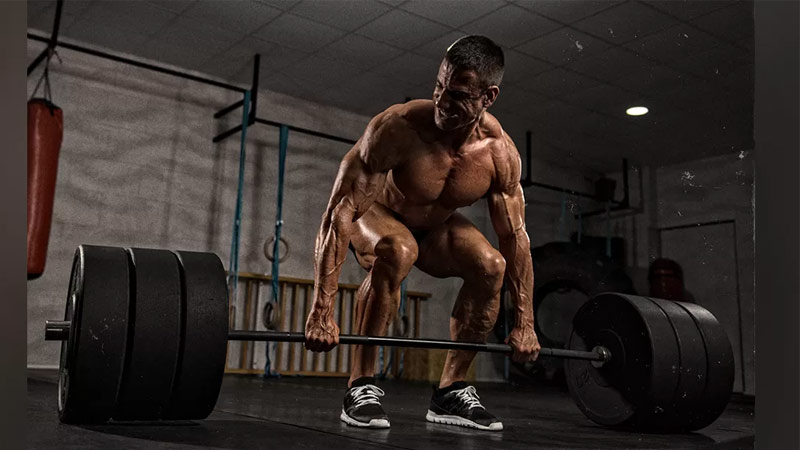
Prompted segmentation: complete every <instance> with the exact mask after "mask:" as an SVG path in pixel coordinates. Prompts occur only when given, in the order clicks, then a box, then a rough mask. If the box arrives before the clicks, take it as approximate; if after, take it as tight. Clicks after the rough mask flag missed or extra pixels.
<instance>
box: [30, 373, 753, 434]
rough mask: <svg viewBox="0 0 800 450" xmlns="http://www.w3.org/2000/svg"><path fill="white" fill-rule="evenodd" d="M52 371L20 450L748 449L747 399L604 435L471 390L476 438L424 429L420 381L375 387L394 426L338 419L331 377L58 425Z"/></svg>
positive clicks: (560, 412) (36, 393) (246, 384)
mask: <svg viewBox="0 0 800 450" xmlns="http://www.w3.org/2000/svg"><path fill="white" fill-rule="evenodd" d="M56 377H57V373H56V371H54V370H53V371H42V370H29V371H28V412H27V414H28V417H27V419H28V448H36V449H40V448H41V449H51V448H59V449H67V448H75V449H77V448H80V449H108V448H119V449H123V448H124V449H137V448H142V449H144V448H147V449H195V448H220V449H251V448H301V449H304V448H315V449H316V448H323V447H329V448H348V449H349V448H354V449H360V448H364V449H367V448H370V449H374V448H402V449H437V448H459V449H464V450H466V449H473V448H475V449H478V448H480V449H486V448H504V449H512V448H514V449H517V448H519V449H523V448H524V449H606V448H608V449H612V448H613V449H615V450H622V449H714V450H723V449H724V450H734V449H735V450H739V449H742V450H743V449H753V446H754V433H755V430H754V415H753V414H754V406H753V401H752V400H751V399H750V400H749V399H747V398H743V397H740V396H734V397H733V398H732V399H731V402H730V403H729V405H728V408H727V409H726V411H725V412H724V413H723V415H722V416H721V417H720V418H719V419H718V420H717V421H716V422H715V423H714V424H712V425H711V426H709V427H707V428H705V429H703V430H700V431H699V432H695V433H690V434H682V435H659V434H641V433H631V432H624V431H617V430H611V429H607V428H603V427H600V426H598V425H595V424H594V423H592V422H590V421H589V420H588V419H586V418H585V417H584V416H583V414H582V413H581V412H580V411H579V410H578V408H577V407H576V406H575V405H574V403H573V401H572V399H571V398H570V397H569V394H568V393H567V392H565V391H563V390H562V389H560V388H557V387H553V386H523V387H514V386H511V385H509V384H505V383H492V384H481V383H478V384H477V387H478V393H479V394H480V395H481V400H482V401H483V403H484V405H486V406H487V408H488V409H489V410H490V411H492V412H493V413H495V415H497V416H498V417H500V418H501V419H502V420H503V423H504V425H505V430H503V431H501V432H492V433H489V432H481V431H475V430H469V429H466V428H460V427H453V426H448V425H439V424H432V423H428V422H426V421H425V411H426V409H427V405H428V401H429V399H430V394H431V387H430V385H429V384H427V383H419V382H407V381H394V380H390V381H383V382H380V383H378V385H379V386H380V387H381V388H382V389H383V390H384V391H385V392H386V396H385V397H384V398H383V405H384V408H385V409H386V412H387V413H388V414H389V417H390V420H391V422H392V427H391V428H390V429H388V430H364V429H356V428H353V427H349V426H347V425H344V424H343V423H341V422H340V421H339V412H340V407H341V400H342V396H343V395H344V386H345V381H344V380H343V379H339V378H306V377H303V378H299V377H298V378H287V377H284V378H269V379H263V378H260V377H254V376H232V375H229V376H226V377H225V380H224V383H223V386H222V390H221V392H220V397H219V400H218V402H217V405H216V408H215V410H214V412H213V413H212V414H211V416H210V417H209V418H208V419H206V420H203V421H178V422H164V423H161V422H145V423H121V424H109V425H95V426H72V425H64V424H61V423H60V422H59V421H58V415H57V400H56V398H57V397H56V394H57V387H56Z"/></svg>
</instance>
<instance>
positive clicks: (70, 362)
mask: <svg viewBox="0 0 800 450" xmlns="http://www.w3.org/2000/svg"><path fill="white" fill-rule="evenodd" d="M129 298H130V268H129V265H128V256H127V254H126V253H125V250H124V249H122V248H116V247H100V246H93V245H81V246H79V247H78V249H77V250H76V251H75V257H74V259H73V262H72V273H71V275H70V283H69V291H68V293H67V308H66V313H65V316H64V320H67V321H69V322H70V329H69V337H68V339H67V340H66V341H63V342H62V343H61V364H60V369H59V377H58V416H59V419H60V420H61V421H62V422H64V423H100V422H105V421H107V420H108V419H109V418H110V417H111V414H112V412H113V410H114V403H115V400H116V397H117V392H118V389H119V384H120V380H121V375H122V371H123V362H124V360H125V346H126V339H127V334H128V307H129Z"/></svg>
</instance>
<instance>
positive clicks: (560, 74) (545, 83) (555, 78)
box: [526, 68, 598, 97]
mask: <svg viewBox="0 0 800 450" xmlns="http://www.w3.org/2000/svg"><path fill="white" fill-rule="evenodd" d="M597 84H598V83H597V81H594V80H592V79H589V78H587V77H585V76H583V75H580V74H578V73H575V72H569V71H567V70H564V69H562V68H555V69H553V70H549V71H547V72H544V73H541V74H539V75H536V76H535V77H533V78H531V80H530V83H529V84H526V87H527V88H529V90H532V91H534V92H538V93H541V94H544V95H546V96H548V97H559V96H561V95H564V94H566V93H568V92H578V91H580V90H583V89H589V88H590V87H592V86H595V85H597Z"/></svg>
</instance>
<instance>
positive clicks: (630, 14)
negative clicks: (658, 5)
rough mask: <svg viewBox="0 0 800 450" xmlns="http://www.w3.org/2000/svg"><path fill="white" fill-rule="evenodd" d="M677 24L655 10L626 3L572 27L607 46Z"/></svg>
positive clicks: (576, 23)
mask: <svg viewBox="0 0 800 450" xmlns="http://www.w3.org/2000/svg"><path fill="white" fill-rule="evenodd" d="M677 23H678V22H677V21H676V20H675V19H673V18H672V17H670V16H668V15H667V14H664V13H662V12H660V11H658V10H656V9H654V8H650V7H647V6H645V5H642V4H639V3H635V2H628V3H623V4H621V5H619V6H615V7H613V8H609V9H606V10H604V11H602V12H600V13H599V14H597V15H594V16H591V17H589V18H586V19H583V20H580V21H578V22H575V23H574V24H572V26H573V27H574V28H577V29H579V30H581V31H585V32H587V33H589V34H592V35H594V36H597V37H601V38H603V39H605V40H607V41H609V42H613V43H615V44H623V43H625V42H630V41H632V40H634V39H636V38H639V37H642V36H645V35H648V34H651V33H654V32H656V31H659V30H662V29H664V28H667V27H670V26H672V25H675V24H677Z"/></svg>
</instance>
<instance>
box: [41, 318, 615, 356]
mask: <svg viewBox="0 0 800 450" xmlns="http://www.w3.org/2000/svg"><path fill="white" fill-rule="evenodd" d="M69 326H70V322H69V321H66V320H63V321H62V320H48V321H46V322H45V340H46V341H65V340H67V339H68V338H69ZM228 340H229V341H266V342H300V343H304V342H305V341H306V337H305V335H304V334H303V333H297V332H289V331H253V330H231V331H229V332H228ZM339 344H340V345H341V344H347V345H374V346H385V347H405V348H435V349H445V350H466V351H476V352H488V353H505V354H510V353H512V352H513V349H512V348H511V346H510V345H508V344H495V343H480V342H458V341H448V340H440V339H412V338H396V337H385V336H359V335H352V334H343V335H340V336H339ZM539 356H551V357H555V358H566V359H582V360H586V361H597V362H599V363H605V362H607V361H609V360H610V359H611V352H609V351H608V349H606V348H605V347H602V346H597V347H595V348H594V349H592V351H588V352H587V351H580V350H569V349H561V348H542V349H541V351H540V352H539Z"/></svg>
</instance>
